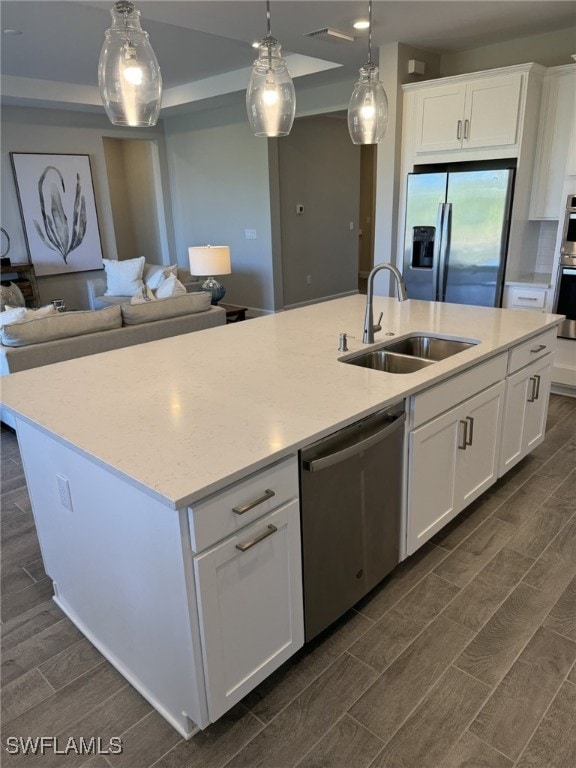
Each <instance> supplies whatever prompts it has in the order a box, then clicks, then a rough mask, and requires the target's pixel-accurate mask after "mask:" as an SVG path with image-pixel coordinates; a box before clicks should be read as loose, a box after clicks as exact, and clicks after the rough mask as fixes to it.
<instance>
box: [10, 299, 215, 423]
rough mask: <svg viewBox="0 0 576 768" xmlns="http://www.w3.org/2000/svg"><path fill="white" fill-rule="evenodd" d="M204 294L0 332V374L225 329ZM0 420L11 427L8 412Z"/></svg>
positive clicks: (42, 319) (67, 316)
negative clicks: (194, 333)
mask: <svg viewBox="0 0 576 768" xmlns="http://www.w3.org/2000/svg"><path fill="white" fill-rule="evenodd" d="M210 301H211V295H210V294H209V293H206V292H204V291H200V292H195V293H186V294H183V295H180V296H174V297H172V298H168V299H163V300H160V301H153V302H147V303H142V304H134V305H131V304H122V305H117V304H115V305H112V306H108V307H105V308H104V309H99V310H84V311H79V312H63V313H57V314H53V315H48V316H44V317H40V318H38V319H32V320H27V321H22V322H15V323H12V324H10V325H5V326H3V327H2V328H0V342H1V343H0V376H6V375H7V374H10V373H15V372H17V371H24V370H27V369H29V368H35V367H38V366H42V365H49V364H50V363H58V362H61V361H63V360H71V359H73V358H76V357H84V356H86V355H92V354H95V353H98V352H107V351H108V350H111V349H119V348H120V347H127V346H131V345H133V344H142V343H144V342H147V341H155V340H156V339H163V338H166V337H168V336H177V335H179V334H183V333H192V332H193V331H200V330H203V329H205V328H213V327H215V326H219V325H225V323H226V312H225V310H224V309H222V308H221V307H216V306H211V303H210ZM0 419H1V420H2V421H4V422H5V423H6V424H8V425H9V426H12V424H11V420H10V417H9V416H8V414H6V413H4V412H2V411H1V410H0Z"/></svg>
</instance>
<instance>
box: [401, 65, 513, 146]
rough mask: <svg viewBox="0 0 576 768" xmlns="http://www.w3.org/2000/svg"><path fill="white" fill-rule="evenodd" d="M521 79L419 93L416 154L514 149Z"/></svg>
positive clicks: (501, 78)
mask: <svg viewBox="0 0 576 768" xmlns="http://www.w3.org/2000/svg"><path fill="white" fill-rule="evenodd" d="M521 88H522V75H521V74H519V73H514V74H511V75H501V76H499V77H486V78H482V79H480V80H473V81H472V82H468V83H467V82H458V83H454V84H450V85H440V86H431V87H429V88H427V89H425V90H423V91H420V92H418V93H417V94H416V105H415V114H416V119H415V137H414V140H415V147H414V149H415V151H416V152H417V153H418V154H422V153H428V152H444V151H447V150H448V151H450V150H461V149H478V148H480V147H496V146H503V145H510V144H512V145H513V144H516V143H517V140H518V121H519V106H520V92H521Z"/></svg>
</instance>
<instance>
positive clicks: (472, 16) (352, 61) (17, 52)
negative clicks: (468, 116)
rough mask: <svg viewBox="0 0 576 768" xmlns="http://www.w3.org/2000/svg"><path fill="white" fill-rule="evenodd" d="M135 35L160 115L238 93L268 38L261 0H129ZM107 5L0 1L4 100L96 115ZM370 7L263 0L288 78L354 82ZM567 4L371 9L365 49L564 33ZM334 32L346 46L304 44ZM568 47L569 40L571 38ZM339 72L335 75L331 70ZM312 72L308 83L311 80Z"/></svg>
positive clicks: (465, 2) (433, 3)
mask: <svg viewBox="0 0 576 768" xmlns="http://www.w3.org/2000/svg"><path fill="white" fill-rule="evenodd" d="M136 6H137V8H138V9H139V10H140V11H141V14H142V26H143V28H144V29H145V30H146V31H147V32H149V34H150V41H151V43H152V46H153V48H154V50H155V52H156V56H157V58H158V61H159V63H160V67H161V70H162V77H163V81H164V99H163V105H164V109H165V111H166V110H169V109H170V108H178V109H179V111H181V110H182V108H183V107H184V108H186V107H187V108H190V109H193V108H201V107H202V105H206V104H208V103H210V104H211V103H213V102H212V101H210V102H207V101H206V100H207V99H214V98H218V97H220V99H222V97H223V96H224V95H226V94H227V95H229V96H234V95H236V96H237V95H238V94H240V93H241V92H242V91H243V90H244V89H245V87H246V83H247V80H248V75H249V70H250V67H251V64H252V62H253V60H254V58H255V51H254V49H253V48H252V46H251V44H252V43H253V42H254V41H255V40H258V39H260V38H261V37H263V36H264V34H265V32H266V4H265V2H264V0H258V2H254V0H233V1H232V0H200V1H199V2H188V1H187V0H176V1H174V0H139V2H136ZM111 7H112V0H110V1H109V2H101V1H97V2H76V1H75V0H66V1H64V2H62V1H59V2H54V0H1V2H0V12H1V16H0V21H1V26H2V30H3V32H4V30H6V29H9V30H17V31H19V32H21V33H22V34H18V35H15V34H5V33H4V34H3V35H2V39H1V41H0V42H1V45H2V52H1V73H2V101H3V103H5V104H32V105H36V106H48V105H51V106H56V107H67V108H73V109H86V110H90V111H93V110H101V109H102V107H101V103H100V100H99V96H98V89H97V66H98V57H99V53H100V48H101V46H102V41H103V36H104V31H105V30H106V29H107V28H108V27H109V26H110V9H111ZM367 8H368V3H367V1H366V0H362V1H361V2H349V1H348V0H336V1H334V0H288V1H284V0H272V2H271V20H272V33H273V34H274V36H275V37H277V38H278V39H279V40H280V42H281V43H282V46H283V50H284V54H285V56H286V57H287V58H288V61H289V66H290V71H291V73H292V75H293V77H295V78H296V77H298V76H299V75H300V76H303V77H307V78H313V79H315V82H316V81H317V82H329V81H330V80H331V79H332V80H333V79H334V78H335V76H337V77H338V78H341V77H342V76H349V77H350V79H351V82H352V81H353V80H354V78H355V75H356V73H357V70H358V68H359V67H360V66H361V65H362V64H363V63H364V62H365V60H366V58H367V32H366V31H364V32H356V31H354V30H353V29H352V23H353V22H354V21H355V20H356V19H358V18H366V16H367ZM575 22H576V2H575V1H574V0H487V1H483V0H444V1H442V2H439V1H437V0H399V1H396V2H384V1H383V0H374V2H373V47H374V49H375V48H376V47H377V46H378V45H382V44H385V43H389V42H394V41H400V42H403V43H407V44H410V45H414V46H416V47H420V48H424V49H427V50H429V51H434V52H438V53H447V52H454V51H459V50H465V49H468V48H474V47H478V46H483V45H488V44H490V43H497V42H502V41H505V40H510V39H514V38H521V37H526V36H529V35H533V34H538V33H542V32H548V31H553V30H557V29H562V28H564V27H566V26H569V25H570V26H573V25H574V24H575ZM323 27H332V28H335V29H337V30H340V31H342V32H346V33H348V34H354V35H355V36H356V39H355V40H354V42H352V43H350V42H340V41H334V40H322V39H319V38H309V37H305V34H306V33H307V32H312V31H314V30H317V29H320V28H323ZM575 43H576V41H575ZM336 67H337V68H336ZM313 73H317V74H313Z"/></svg>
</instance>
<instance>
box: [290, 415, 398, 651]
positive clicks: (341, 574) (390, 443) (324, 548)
mask: <svg viewBox="0 0 576 768" xmlns="http://www.w3.org/2000/svg"><path fill="white" fill-rule="evenodd" d="M405 421H406V415H405V412H404V403H401V404H398V405H396V406H393V407H391V408H389V409H387V410H385V411H380V412H378V413H377V414H375V415H373V416H369V417H368V418H365V419H362V420H361V421H358V422H356V423H355V424H352V425H351V426H349V427H345V428H344V429H342V430H340V431H338V432H335V433H334V434H332V435H329V436H328V437H326V438H324V439H323V440H320V441H318V442H317V443H314V444H313V445H311V446H309V447H308V448H306V449H304V450H302V451H300V490H301V515H302V555H303V556H302V568H303V581H304V624H305V638H306V641H308V640H311V639H312V638H313V637H315V636H316V635H317V634H318V633H319V632H321V631H322V630H323V629H325V628H326V627H328V626H329V625H330V624H332V622H333V621H335V620H336V619H337V618H338V617H339V616H341V615H342V614H343V613H345V612H346V611H347V610H348V609H349V608H351V607H352V606H353V605H354V604H355V603H357V602H358V600H360V598H362V597H363V596H364V595H365V594H367V593H368V592H369V591H370V590H371V589H372V588H373V587H375V586H376V584H378V582H380V581H381V580H382V579H383V578H384V576H386V575H387V574H388V573H390V571H391V570H392V569H393V568H394V566H395V565H397V563H398V561H399V544H400V541H399V539H400V514H401V503H402V463H403V453H404V449H403V444H404V424H405Z"/></svg>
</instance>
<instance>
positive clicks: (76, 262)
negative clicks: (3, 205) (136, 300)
mask: <svg viewBox="0 0 576 768" xmlns="http://www.w3.org/2000/svg"><path fill="white" fill-rule="evenodd" d="M10 158H11V161H12V169H13V171H14V180H15V182H16V192H17V194H18V203H19V205H20V213H21V215H22V223H23V226H24V235H25V237H26V245H27V247H28V257H29V259H30V261H31V262H32V264H33V265H34V268H35V271H36V274H37V275H40V276H42V275H58V274H64V273H67V272H81V271H84V270H88V269H102V267H103V264H102V245H101V242H100V230H99V228H98V217H97V215H96V203H95V200H94V187H93V184H92V172H91V170H90V158H89V156H88V155H48V154H41V153H37V152H36V153H28V154H25V153H20V152H11V153H10Z"/></svg>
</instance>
